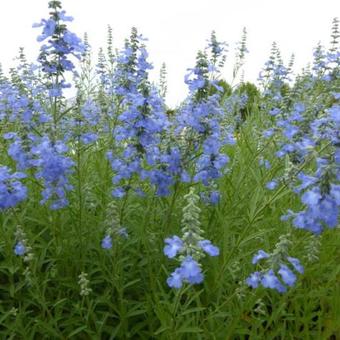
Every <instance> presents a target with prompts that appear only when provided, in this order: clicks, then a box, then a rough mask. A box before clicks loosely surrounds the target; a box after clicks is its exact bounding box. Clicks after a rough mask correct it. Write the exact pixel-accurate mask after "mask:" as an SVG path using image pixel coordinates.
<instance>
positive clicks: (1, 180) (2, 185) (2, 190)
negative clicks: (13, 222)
mask: <svg viewBox="0 0 340 340" xmlns="http://www.w3.org/2000/svg"><path fill="white" fill-rule="evenodd" d="M25 177H26V175H25V174H23V173H21V172H14V173H11V171H10V169H9V168H8V167H7V166H0V210H4V209H8V208H13V207H15V206H16V205H17V204H18V203H20V202H22V201H23V200H25V199H26V198H27V188H26V186H25V185H24V184H22V183H21V181H20V180H21V179H23V178H25Z"/></svg>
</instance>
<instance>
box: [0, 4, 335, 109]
mask: <svg viewBox="0 0 340 340" xmlns="http://www.w3.org/2000/svg"><path fill="white" fill-rule="evenodd" d="M47 3H48V0H2V1H1V2H0V32H1V33H0V46H1V47H2V48H1V56H0V62H1V63H2V65H3V67H4V69H5V70H7V69H8V68H9V67H10V66H11V65H13V57H15V56H16V55H17V52H18V48H19V46H23V47H24V48H25V50H26V54H27V56H28V57H29V59H31V60H34V58H35V57H36V56H37V54H38V49H39V45H38V43H37V42H36V36H37V35H38V34H39V33H40V30H39V29H33V28H32V23H33V22H39V21H40V19H41V18H46V17H47V13H48V10H47ZM63 7H64V9H65V10H66V13H67V14H68V15H72V16H73V17H74V18H75V20H74V22H73V23H72V24H71V25H70V29H71V30H72V31H74V32H75V33H77V34H78V35H79V36H81V37H82V36H83V33H84V32H88V34H89V39H90V43H91V45H92V47H93V50H94V51H97V49H98V48H99V47H100V46H104V47H105V44H106V32H107V25H108V24H110V25H111V26H112V28H113V38H114V45H115V47H117V48H120V47H121V46H122V45H123V41H124V38H125V37H127V36H128V35H129V33H130V28H131V27H132V26H136V27H137V28H138V29H139V31H140V33H142V34H143V35H144V36H145V37H147V38H148V39H149V41H148V43H147V47H148V51H149V53H150V61H151V62H152V63H153V65H154V66H155V71H154V74H153V75H152V76H153V79H158V74H159V68H160V66H161V64H162V62H165V63H166V64H167V70H168V96H167V101H168V103H169V104H170V105H176V104H177V103H179V102H180V101H181V100H182V99H184V97H185V95H186V93H187V90H186V86H185V84H184V82H183V79H184V74H185V72H186V69H187V68H189V67H193V66H194V63H195V55H196V52H197V50H199V49H202V48H204V46H205V44H206V39H207V38H209V36H210V32H211V31H212V30H215V31H216V33H217V38H218V39H219V40H222V41H226V42H227V43H228V44H229V50H230V52H229V54H228V59H227V65H229V68H228V67H227V68H226V70H225V73H224V77H225V78H226V79H227V80H228V79H229V80H230V78H231V67H232V65H233V63H234V47H235V43H236V42H237V41H239V40H240V37H241V33H242V28H243V27H246V28H247V31H248V49H249V50H250V54H248V56H247V60H246V65H245V68H244V71H245V79H246V80H250V81H256V79H257V76H258V73H259V71H260V69H261V67H262V66H263V64H264V62H265V61H266V60H267V58H268V55H269V51H270V47H271V43H272V42H273V41H277V43H278V45H279V47H280V49H281V51H282V55H283V57H284V59H285V61H286V62H288V59H289V56H290V55H291V53H293V52H294V53H295V55H296V68H298V69H299V68H301V67H302V66H305V65H306V63H307V62H308V61H310V60H311V56H312V49H313V47H315V45H316V44H317V42H318V41H322V42H323V43H324V44H326V45H327V46H328V43H329V40H330V38H329V36H330V28H331V21H332V19H333V17H336V16H337V17H339V15H340V1H337V0H322V1H320V0H284V1H283V0H281V1H278V0H233V1H230V0H171V1H170V0H167V1H165V0H95V1H92V0H64V1H63Z"/></svg>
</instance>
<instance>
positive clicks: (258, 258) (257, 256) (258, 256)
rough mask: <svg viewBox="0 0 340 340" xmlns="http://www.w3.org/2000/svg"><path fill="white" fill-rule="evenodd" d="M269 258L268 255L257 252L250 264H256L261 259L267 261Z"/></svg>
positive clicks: (260, 251) (261, 251)
mask: <svg viewBox="0 0 340 340" xmlns="http://www.w3.org/2000/svg"><path fill="white" fill-rule="evenodd" d="M267 258H269V254H268V253H266V252H265V251H263V250H259V251H258V253H257V254H256V255H255V256H254V257H253V259H252V264H256V263H257V262H259V261H260V260H262V259H267Z"/></svg>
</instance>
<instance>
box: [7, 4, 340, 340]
mask: <svg viewBox="0 0 340 340" xmlns="http://www.w3.org/2000/svg"><path fill="white" fill-rule="evenodd" d="M48 9H49V14H48V17H47V18H46V19H42V20H41V21H40V22H38V23H36V24H34V25H33V27H35V28H36V29H37V30H38V37H37V41H38V42H39V43H40V50H39V54H38V58H37V59H36V60H35V61H34V62H30V61H29V60H28V58H27V57H26V52H25V50H24V49H23V48H20V49H19V53H18V56H17V57H16V58H15V60H14V64H13V66H12V67H11V68H10V70H9V72H7V73H6V72H5V70H3V69H2V67H1V65H0V139H1V143H0V227H1V230H0V235H1V237H0V338H4V339H7V338H8V339H12V338H18V339H21V338H22V339H26V338H27V339H30V338H32V339H33V338H34V339H35V338H37V339H40V338H41V339H43V338H49V339H59V338H60V339H62V338H65V337H66V338H79V339H85V338H86V339H87V338H103V339H114V338H117V339H126V338H136V339H137V338H141V339H163V338H164V339H193V338H195V339H196V338H197V339H222V338H223V339H224V338H228V339H229V338H230V339H241V338H242V339H243V338H245V339H248V338H249V339H250V338H261V339H262V338H263V339H266V338H273V339H281V338H287V337H288V338H294V339H309V338H315V339H336V338H337V337H339V334H340V333H339V332H340V329H339V324H340V319H339V315H340V309H339V299H338V297H339V284H338V283H339V270H338V268H339V267H338V263H339V260H340V255H339V246H338V245H339V242H340V239H339V215H340V133H339V131H340V110H339V108H340V104H339V99H340V91H339V89H340V78H339V62H340V54H339V39H340V33H339V21H338V19H337V18H335V19H334V20H333V23H332V29H331V40H330V44H329V45H328V46H326V45H325V46H324V45H323V44H322V43H321V42H320V43H318V44H317V46H316V48H315V49H314V51H313V60H312V62H311V63H310V64H309V65H306V67H305V68H304V69H303V70H302V71H301V72H300V73H298V74H297V73H296V72H295V71H294V70H295V67H294V55H293V56H292V57H291V59H290V60H289V61H288V62H286V61H285V60H284V59H283V58H282V55H281V52H280V49H279V45H278V44H277V43H273V45H272V48H271V51H270V55H269V58H268V61H267V62H266V63H265V65H264V67H263V69H262V70H261V72H260V75H259V82H258V84H252V83H250V82H246V81H245V74H244V73H242V72H243V66H244V64H245V62H246V57H247V56H248V48H247V31H246V29H244V30H243V34H242V36H241V39H240V41H239V42H238V43H237V44H236V53H235V61H234V66H233V68H232V75H231V77H230V79H231V81H230V84H229V83H228V82H227V81H226V79H227V75H226V71H225V64H226V62H227V61H228V62H229V59H227V52H228V45H227V44H226V43H224V42H220V41H219V40H218V38H217V34H216V32H212V33H211V36H210V38H209V39H208V41H207V44H206V47H205V48H202V49H201V50H200V51H198V52H197V56H196V60H195V61H194V62H193V64H192V67H191V68H188V70H187V74H186V75H185V77H184V82H185V84H186V85H187V87H188V95H187V97H186V99H185V100H184V101H183V102H182V103H181V104H180V105H179V106H178V107H176V108H171V107H169V106H168V105H167V103H166V101H165V99H166V94H167V69H166V65H165V63H164V64H163V65H162V67H161V69H160V72H159V81H158V83H155V82H153V81H151V78H150V74H151V73H152V72H153V65H152V63H151V61H150V58H149V55H148V51H147V39H145V38H144V37H143V35H141V34H140V32H138V30H137V29H136V28H132V29H131V34H130V36H129V37H128V38H127V39H126V40H125V41H124V43H123V46H122V47H120V48H119V47H116V45H115V44H116V41H115V39H114V35H113V32H114V31H113V28H112V27H111V26H108V29H107V43H106V46H104V47H102V48H100V49H99V51H97V52H96V51H94V50H93V48H92V47H91V37H90V36H88V35H87V34H85V35H84V38H83V39H81V38H79V37H78V36H77V35H76V34H75V33H73V32H71V31H70V30H69V23H70V22H71V21H72V20H73V18H72V17H71V16H69V15H68V14H67V13H66V11H65V10H63V8H62V4H61V1H58V0H53V1H49V2H48ZM162 249H163V254H162ZM163 255H165V256H163ZM212 257H213V258H212ZM169 259H170V260H172V261H169Z"/></svg>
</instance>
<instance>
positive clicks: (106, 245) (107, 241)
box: [102, 235, 112, 249]
mask: <svg viewBox="0 0 340 340" xmlns="http://www.w3.org/2000/svg"><path fill="white" fill-rule="evenodd" d="M102 248H103V249H111V248H112V237H111V236H110V235H106V236H105V237H104V238H103V239H102Z"/></svg>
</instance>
